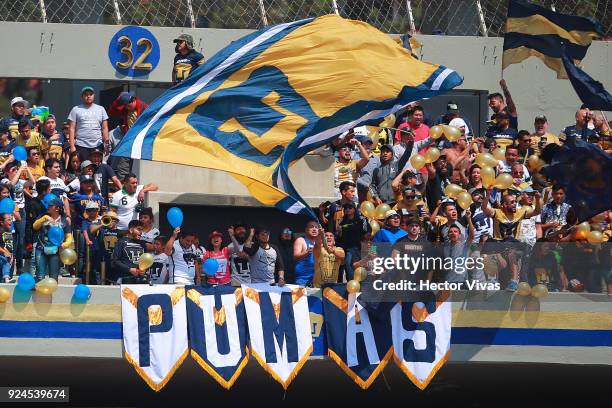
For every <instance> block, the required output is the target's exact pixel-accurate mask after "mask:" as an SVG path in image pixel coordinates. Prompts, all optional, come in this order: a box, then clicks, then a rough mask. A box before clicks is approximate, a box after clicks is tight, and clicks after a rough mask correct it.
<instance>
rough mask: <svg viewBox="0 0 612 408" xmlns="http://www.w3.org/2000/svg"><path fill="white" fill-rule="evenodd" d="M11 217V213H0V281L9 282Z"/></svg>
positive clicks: (11, 246) (10, 270)
mask: <svg viewBox="0 0 612 408" xmlns="http://www.w3.org/2000/svg"><path fill="white" fill-rule="evenodd" d="M12 223H13V218H12V216H11V214H4V213H0V270H1V271H2V282H4V283H9V281H10V280H11V272H12V269H13V268H12V267H11V266H12V265H13V231H12V230H13V229H12Z"/></svg>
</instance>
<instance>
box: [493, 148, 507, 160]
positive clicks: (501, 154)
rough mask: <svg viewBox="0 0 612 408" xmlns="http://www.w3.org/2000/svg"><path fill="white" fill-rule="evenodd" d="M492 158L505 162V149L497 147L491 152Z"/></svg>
mask: <svg viewBox="0 0 612 408" xmlns="http://www.w3.org/2000/svg"><path fill="white" fill-rule="evenodd" d="M493 157H494V158H496V159H497V160H506V149H502V148H501V147H498V148H497V149H495V150H493Z"/></svg>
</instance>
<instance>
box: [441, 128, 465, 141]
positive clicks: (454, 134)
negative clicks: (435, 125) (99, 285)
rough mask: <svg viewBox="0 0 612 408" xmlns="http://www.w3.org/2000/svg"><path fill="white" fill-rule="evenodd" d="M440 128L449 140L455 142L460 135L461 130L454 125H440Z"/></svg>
mask: <svg viewBox="0 0 612 408" xmlns="http://www.w3.org/2000/svg"><path fill="white" fill-rule="evenodd" d="M442 129H444V136H446V138H447V139H448V141H449V142H456V141H457V140H459V138H460V137H461V130H460V129H459V128H458V127H456V126H448V125H442Z"/></svg>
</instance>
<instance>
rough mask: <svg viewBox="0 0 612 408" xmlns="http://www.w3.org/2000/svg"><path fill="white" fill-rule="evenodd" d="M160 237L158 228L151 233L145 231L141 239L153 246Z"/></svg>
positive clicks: (152, 229)
mask: <svg viewBox="0 0 612 408" xmlns="http://www.w3.org/2000/svg"><path fill="white" fill-rule="evenodd" d="M158 236H159V230H158V229H157V228H151V230H150V231H149V232H144V231H143V232H142V234H140V239H141V240H143V241H146V242H148V243H149V244H152V243H153V241H154V240H155V238H157V237H158Z"/></svg>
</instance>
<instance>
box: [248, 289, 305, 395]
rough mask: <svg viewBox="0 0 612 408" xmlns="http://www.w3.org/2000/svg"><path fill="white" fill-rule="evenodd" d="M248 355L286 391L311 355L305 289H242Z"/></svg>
mask: <svg viewBox="0 0 612 408" xmlns="http://www.w3.org/2000/svg"><path fill="white" fill-rule="evenodd" d="M242 293H243V295H244V305H245V307H246V313H247V319H248V322H249V336H250V339H251V353H252V354H253V357H255V359H256V360H257V361H258V362H259V364H261V366H262V367H263V368H264V369H265V370H266V371H267V372H268V373H269V374H270V375H271V376H272V377H273V378H274V379H275V380H276V381H278V382H279V383H280V384H281V385H282V386H283V388H285V389H287V387H288V386H289V384H290V383H291V381H292V380H293V379H294V378H295V376H296V375H297V373H298V372H299V371H300V369H301V368H302V366H303V365H304V363H305V362H306V360H307V359H308V356H310V353H312V335H311V330H310V317H309V314H308V300H307V299H306V289H305V288H303V287H300V286H294V285H287V286H284V287H282V288H281V287H276V286H270V285H268V284H267V283H263V284H252V285H242Z"/></svg>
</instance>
